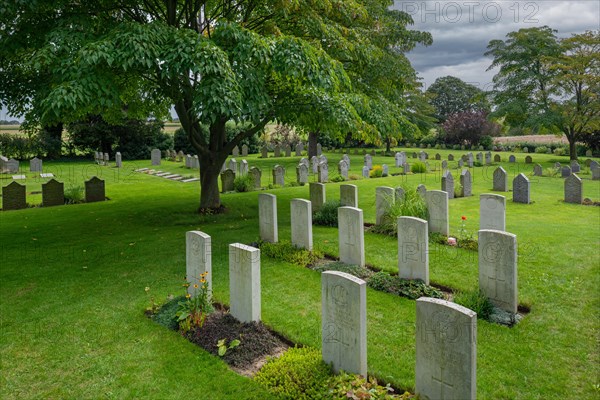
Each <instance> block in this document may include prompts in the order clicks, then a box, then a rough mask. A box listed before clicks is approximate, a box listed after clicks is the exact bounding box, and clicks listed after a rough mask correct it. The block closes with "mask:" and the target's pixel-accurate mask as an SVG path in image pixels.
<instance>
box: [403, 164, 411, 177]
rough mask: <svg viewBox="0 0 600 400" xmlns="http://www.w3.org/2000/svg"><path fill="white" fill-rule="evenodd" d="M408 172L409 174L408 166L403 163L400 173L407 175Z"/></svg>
mask: <svg viewBox="0 0 600 400" xmlns="http://www.w3.org/2000/svg"><path fill="white" fill-rule="evenodd" d="M409 172H410V164H409V163H407V162H405V163H404V165H403V166H402V173H403V174H408V173H409Z"/></svg>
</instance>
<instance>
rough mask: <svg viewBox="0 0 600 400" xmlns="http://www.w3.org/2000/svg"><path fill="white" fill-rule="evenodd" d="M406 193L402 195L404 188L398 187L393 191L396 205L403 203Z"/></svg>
mask: <svg viewBox="0 0 600 400" xmlns="http://www.w3.org/2000/svg"><path fill="white" fill-rule="evenodd" d="M405 195H406V193H404V188H403V187H401V186H398V187H397V188H395V189H394V197H395V198H396V203H402V202H403V201H404V197H405Z"/></svg>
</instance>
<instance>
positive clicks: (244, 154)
mask: <svg viewBox="0 0 600 400" xmlns="http://www.w3.org/2000/svg"><path fill="white" fill-rule="evenodd" d="M242 157H248V145H247V144H243V145H242Z"/></svg>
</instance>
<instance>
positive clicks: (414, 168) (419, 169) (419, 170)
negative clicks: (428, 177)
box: [410, 161, 427, 174]
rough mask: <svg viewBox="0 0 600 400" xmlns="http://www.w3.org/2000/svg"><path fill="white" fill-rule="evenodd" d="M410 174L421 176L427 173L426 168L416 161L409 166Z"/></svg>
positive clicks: (423, 164)
mask: <svg viewBox="0 0 600 400" xmlns="http://www.w3.org/2000/svg"><path fill="white" fill-rule="evenodd" d="M410 172H412V173H413V174H423V173H425V172H427V166H426V165H425V163H423V162H421V161H416V162H414V163H413V164H412V165H411V166H410Z"/></svg>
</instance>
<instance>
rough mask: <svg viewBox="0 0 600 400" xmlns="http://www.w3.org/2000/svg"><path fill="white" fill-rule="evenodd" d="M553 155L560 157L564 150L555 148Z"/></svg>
mask: <svg viewBox="0 0 600 400" xmlns="http://www.w3.org/2000/svg"><path fill="white" fill-rule="evenodd" d="M553 153H554V155H555V156H562V155H563V154H565V149H563V148H562V147H557V148H555V149H554V151H553Z"/></svg>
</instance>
